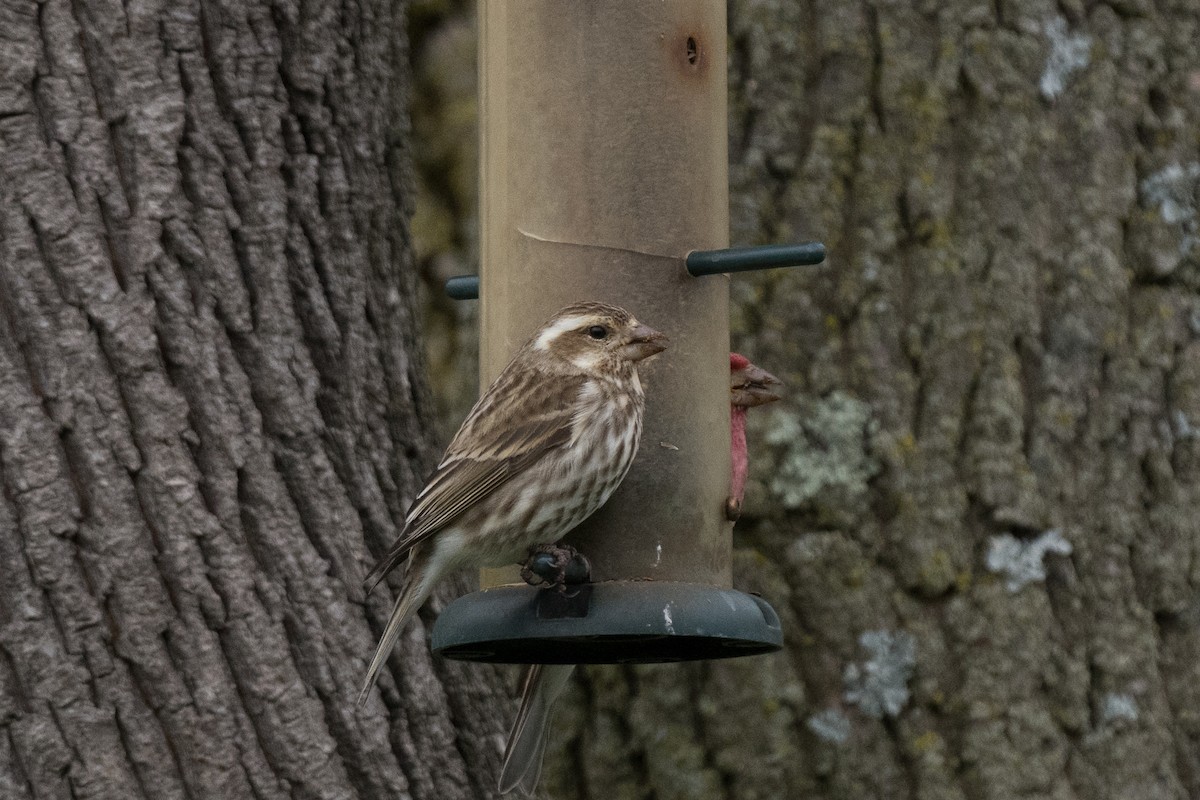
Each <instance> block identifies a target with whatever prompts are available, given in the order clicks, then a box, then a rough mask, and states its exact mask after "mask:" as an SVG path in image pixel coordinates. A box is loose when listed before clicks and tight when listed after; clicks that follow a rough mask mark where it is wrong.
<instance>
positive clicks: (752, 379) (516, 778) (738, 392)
mask: <svg viewBox="0 0 1200 800" xmlns="http://www.w3.org/2000/svg"><path fill="white" fill-rule="evenodd" d="M780 383H781V381H780V380H779V379H778V378H776V377H775V376H774V375H772V374H771V373H769V372H767V371H766V370H764V369H762V368H761V367H756V366H755V365H754V364H752V363H750V360H749V359H748V358H746V357H745V356H743V355H740V354H738V353H730V354H729V392H730V394H729V446H730V456H731V458H730V470H729V472H730V474H729V497H728V498H727V499H726V501H725V516H726V517H727V518H728V519H729V520H730V521H731V522H732V521H736V520H737V518H738V516H739V515H740V514H741V509H742V495H743V494H744V493H745V491H746V475H747V473H748V471H749V465H750V459H749V452H748V449H747V447H746V409H748V408H753V407H755V406H761V405H764V404H766V403H771V402H774V401H776V400H778V399H779V395H777V394H776V393H775V392H774V390H773V388H772V387H774V386H778V385H779V384H780ZM574 669H575V667H574V665H572V664H530V665H529V666H528V667H526V668H525V672H524V674H523V676H522V682H521V707H520V709H519V710H518V711H517V718H516V720H515V721H514V722H513V727H512V731H511V732H510V733H509V734H508V744H507V746H506V747H505V748H504V766H503V767H502V768H501V770H500V781H499V785H498V788H499V790H500V792H501V793H502V794H507V793H508V792H511V791H513V790H514V789H516V790H518V791H519V792H520V794H521V795H522V796H524V797H532V796H533V793H534V790H535V789H537V784H538V779H539V778H540V777H541V774H542V759H543V758H544V756H545V754H546V726H547V723H548V721H549V718H550V709H551V707H552V706H553V705H554V701H555V700H557V699H558V696H559V695H560V694H562V691H563V689H565V688H566V686H567V681H568V680H569V679H570V677H571V672H572V671H573V670H574Z"/></svg>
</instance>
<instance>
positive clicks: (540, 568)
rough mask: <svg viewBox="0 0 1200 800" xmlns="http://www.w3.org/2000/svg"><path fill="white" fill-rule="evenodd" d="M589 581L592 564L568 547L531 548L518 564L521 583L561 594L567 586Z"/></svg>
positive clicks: (540, 546) (552, 545)
mask: <svg viewBox="0 0 1200 800" xmlns="http://www.w3.org/2000/svg"><path fill="white" fill-rule="evenodd" d="M591 579H592V564H591V562H589V561H588V560H587V556H585V555H584V554H583V553H581V552H579V551H578V550H576V549H575V548H574V547H571V545H569V544H538V545H534V546H533V547H531V548H529V558H528V559H527V560H526V561H525V563H524V564H522V565H521V580H523V581H525V582H526V583H528V584H529V585H530V586H547V587H549V588H553V589H557V590H558V591H560V592H563V591H566V588H567V587H568V586H572V585H576V584H580V583H587V582H588V581H590V580H591Z"/></svg>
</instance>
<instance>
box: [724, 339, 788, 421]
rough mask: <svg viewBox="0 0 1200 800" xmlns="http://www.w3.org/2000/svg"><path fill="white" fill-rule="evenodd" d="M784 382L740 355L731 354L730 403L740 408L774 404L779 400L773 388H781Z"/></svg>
mask: <svg viewBox="0 0 1200 800" xmlns="http://www.w3.org/2000/svg"><path fill="white" fill-rule="evenodd" d="M782 383H783V381H781V380H779V378H776V377H775V376H774V375H772V374H771V373H769V372H767V371H766V370H765V369H763V368H762V367H756V366H754V365H753V364H751V363H750V359H748V358H746V357H745V356H743V355H741V354H739V353H730V354H729V388H730V392H731V397H730V403H731V404H733V405H734V406H737V407H739V408H753V407H754V406H761V405H765V404H766V403H773V402H775V401H776V400H778V399H779V395H778V394H776V393H775V391H774V389H772V388H771V387H773V386H779V385H781V384H782Z"/></svg>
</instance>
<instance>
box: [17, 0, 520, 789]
mask: <svg viewBox="0 0 1200 800" xmlns="http://www.w3.org/2000/svg"><path fill="white" fill-rule="evenodd" d="M403 12H404V8H403V5H402V4H400V3H390V2H367V3H361V4H352V5H343V4H337V3H324V2H315V3H304V4H301V3H297V2H286V1H285V2H280V3H275V4H272V5H267V4H258V3H246V4H243V3H240V2H210V1H209V0H204V1H203V2H196V1H195V0H174V1H172V0H167V1H166V2H151V3H137V4H121V3H103V2H92V1H91V0H79V1H78V2H65V1H64V2H60V1H59V0H47V2H44V3H40V4H32V3H30V4H19V3H8V4H6V5H5V6H4V8H3V10H0V489H2V492H0V548H2V552H0V654H2V658H0V724H2V725H3V736H0V796H3V797H37V798H58V797H63V798H66V797H95V798H137V797H146V798H153V799H154V800H161V799H162V798H199V797H219V798H284V797H295V798H347V797H361V798H384V797H389V798H391V797H434V796H436V797H450V798H477V797H485V796H490V795H491V794H492V793H493V791H492V786H493V781H494V776H495V774H496V770H497V764H498V746H497V735H498V734H499V733H500V730H501V727H502V720H501V717H502V716H504V715H505V713H506V711H507V709H506V707H505V705H504V704H503V703H502V702H500V694H501V690H500V689H499V686H498V681H497V679H496V673H495V672H494V671H492V670H487V669H468V668H463V667H456V666H454V665H448V664H444V663H440V662H438V661H435V660H434V659H433V658H432V657H431V656H430V654H429V651H428V648H427V646H426V644H425V640H424V629H423V626H421V625H418V626H415V627H414V629H413V630H410V631H409V635H408V636H406V637H405V640H404V643H403V645H402V646H401V647H399V648H397V651H396V654H395V655H394V656H393V658H392V660H391V662H390V665H389V669H388V670H387V673H386V674H385V675H384V677H383V679H382V681H381V686H380V692H379V693H377V694H375V695H373V697H372V699H371V700H370V701H369V702H368V704H367V705H366V707H365V708H364V709H362V710H358V709H356V708H355V706H354V698H355V694H356V692H357V688H358V684H359V682H360V680H361V678H362V675H363V673H364V670H365V665H366V659H367V657H368V656H369V654H370V652H371V649H372V648H373V646H374V643H375V640H376V635H377V633H378V631H379V630H381V628H382V624H383V621H384V619H385V617H386V614H387V609H388V607H389V606H390V603H391V597H390V596H389V592H388V591H387V590H386V589H385V590H383V591H377V592H376V593H375V595H374V596H372V597H370V598H365V597H364V596H363V592H362V590H361V588H360V584H359V582H360V580H361V577H362V575H363V574H365V571H366V568H367V567H368V566H369V564H370V563H371V562H372V561H373V558H372V556H371V553H374V554H376V555H378V554H380V553H382V551H383V550H384V549H385V548H386V546H387V545H388V544H390V542H391V541H392V539H393V538H394V537H395V535H396V532H397V528H398V526H399V525H400V524H402V521H403V516H404V511H405V508H406V505H407V502H408V501H409V499H410V498H411V497H412V494H413V492H414V490H415V489H416V488H419V485H420V483H421V480H422V478H423V476H424V474H425V471H426V469H427V468H428V467H430V466H431V464H432V459H431V456H432V455H434V452H433V450H432V447H433V445H434V444H435V441H434V436H433V435H432V433H431V431H432V429H433V416H434V414H433V410H432V403H431V400H430V397H429V392H428V390H427V388H426V384H425V378H424V374H423V363H422V357H421V356H420V350H419V348H418V347H417V346H416V341H417V322H416V318H415V313H414V309H413V296H414V291H415V277H414V272H413V269H412V266H411V264H412V255H411V243H410V236H409V230H408V219H409V216H410V205H411V199H412V179H411V175H410V165H409V161H410V154H409V146H410V142H409V132H408V125H407V112H406V110H405V103H406V98H407V91H408V79H407V63H406V57H407V42H406V40H405V36H404V31H403ZM381 698H382V699H381Z"/></svg>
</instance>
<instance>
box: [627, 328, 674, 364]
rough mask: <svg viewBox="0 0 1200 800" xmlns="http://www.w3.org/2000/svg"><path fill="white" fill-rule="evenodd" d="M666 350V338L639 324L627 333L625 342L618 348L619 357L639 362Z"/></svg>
mask: <svg viewBox="0 0 1200 800" xmlns="http://www.w3.org/2000/svg"><path fill="white" fill-rule="evenodd" d="M666 349H667V337H666V336H664V335H663V334H661V333H659V332H658V331H656V330H654V328H651V327H650V326H649V325H640V324H639V325H638V326H637V327H636V328H634V329H633V330H632V331H630V332H629V337H628V339H627V341H626V342H625V344H623V345H621V348H620V350H621V355H622V356H623V357H625V358H627V359H629V360H630V361H641V360H642V359H643V358H649V357H650V356H652V355H654V354H656V353H661V352H662V351H663V350H666Z"/></svg>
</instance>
